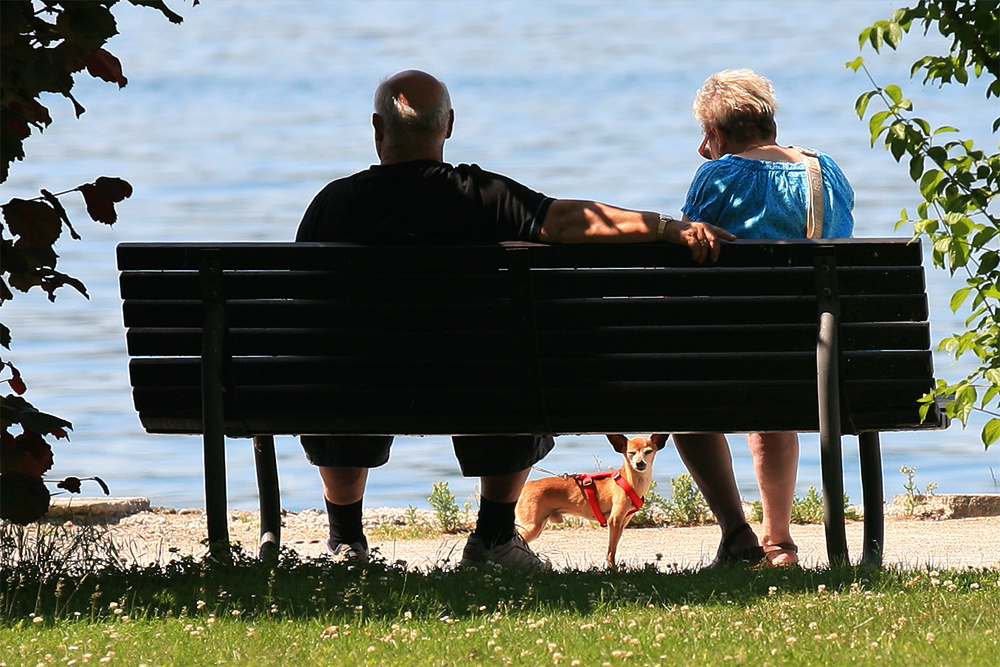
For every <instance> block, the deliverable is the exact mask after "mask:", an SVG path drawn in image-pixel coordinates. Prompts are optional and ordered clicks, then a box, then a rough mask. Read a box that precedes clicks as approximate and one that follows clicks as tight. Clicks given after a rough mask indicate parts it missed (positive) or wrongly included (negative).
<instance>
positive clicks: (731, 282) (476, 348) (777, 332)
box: [118, 239, 946, 564]
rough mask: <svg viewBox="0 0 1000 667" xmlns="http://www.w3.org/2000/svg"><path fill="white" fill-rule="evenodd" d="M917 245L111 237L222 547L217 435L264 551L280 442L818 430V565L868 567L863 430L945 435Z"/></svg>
mask: <svg viewBox="0 0 1000 667" xmlns="http://www.w3.org/2000/svg"><path fill="white" fill-rule="evenodd" d="M921 260H922V254H921V247H920V244H919V242H907V241H906V240H905V239H837V240H793V241H737V242H734V243H727V244H724V246H723V248H722V254H721V257H720V259H719V261H718V263H714V264H713V263H710V262H706V263H705V264H703V265H698V264H696V263H694V262H693V261H692V260H691V259H690V256H689V254H688V251H687V250H686V249H684V248H681V247H678V246H672V245H668V244H628V245H575V246H567V245H562V246H559V245H540V244H530V243H506V244H497V245H483V246H461V245H455V246H419V247H418V246H409V247H400V246H361V245H354V244H336V243H124V244H121V245H119V246H118V267H119V269H120V271H121V295H122V298H123V300H124V303H123V310H124V322H125V326H126V327H127V329H128V332H127V343H128V352H129V355H130V356H131V357H133V358H132V359H131V360H130V364H129V376H130V381H131V384H132V386H133V399H134V403H135V408H136V410H137V411H138V414H139V419H140V421H141V422H142V425H143V427H144V428H145V430H146V431H148V432H150V433H186V434H203V439H204V467H205V485H206V510H207V521H208V538H209V544H210V545H211V546H220V545H221V546H223V547H226V548H228V527H227V517H226V474H225V450H224V437H226V436H229V437H236V438H242V437H247V438H250V437H252V438H253V439H254V453H255V457H256V469H257V477H258V486H259V496H260V508H261V552H262V555H267V554H273V553H274V552H275V551H276V548H277V545H278V543H279V541H280V525H281V518H280V498H279V492H278V477H277V470H276V465H275V455H274V440H273V436H275V435H291V434H327V433H335V434H336V433H339V434H397V435H404V434H409V435H451V434H549V433H551V434H583V433H609V432H623V433H652V432H725V433H739V432H747V431H769V430H794V431H800V432H818V433H819V441H820V449H821V457H820V458H821V465H822V471H821V472H822V486H823V496H824V499H825V500H824V504H825V522H826V542H827V552H828V556H829V558H830V561H831V563H832V562H837V561H842V562H843V561H847V560H848V550H847V541H846V530H845V526H844V511H843V502H842V501H843V486H844V473H843V461H842V444H841V440H842V436H843V435H857V436H858V443H859V452H860V469H861V477H862V491H863V496H864V497H863V504H864V521H865V525H864V538H863V539H864V542H863V555H862V558H861V560H862V562H865V563H871V564H877V563H880V562H881V553H882V542H883V534H884V533H883V528H884V525H883V489H882V470H881V455H880V446H879V432H881V431H897V430H913V429H928V428H942V427H943V426H945V425H946V423H945V419H944V418H943V416H942V413H941V411H940V410H939V409H938V407H937V406H935V405H932V406H931V409H930V411H929V413H928V414H927V416H926V417H925V418H924V419H921V417H920V415H919V411H918V399H919V398H920V397H921V396H922V395H923V394H925V392H927V391H928V390H929V389H931V387H932V386H933V368H932V355H931V352H930V331H929V324H928V321H927V311H928V309H927V297H926V293H925V286H924V275H923V268H922V266H921Z"/></svg>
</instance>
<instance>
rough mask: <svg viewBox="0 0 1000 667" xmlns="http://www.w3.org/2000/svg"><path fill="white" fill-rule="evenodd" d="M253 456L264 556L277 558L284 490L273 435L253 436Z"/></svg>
mask: <svg viewBox="0 0 1000 667" xmlns="http://www.w3.org/2000/svg"><path fill="white" fill-rule="evenodd" d="M253 458H254V464H255V467H256V469H257V495H258V497H259V498H260V557H261V560H269V561H275V560H277V559H278V551H279V549H280V547H281V494H280V492H279V490H278V466H277V462H276V459H275V455H274V437H273V436H270V435H259V436H257V437H255V438H254V439H253Z"/></svg>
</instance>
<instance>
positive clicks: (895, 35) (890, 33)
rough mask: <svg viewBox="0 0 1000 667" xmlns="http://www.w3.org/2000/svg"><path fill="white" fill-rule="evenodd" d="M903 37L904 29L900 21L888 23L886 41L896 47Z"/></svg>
mask: <svg viewBox="0 0 1000 667" xmlns="http://www.w3.org/2000/svg"><path fill="white" fill-rule="evenodd" d="M901 39H903V29H902V28H900V27H899V24H898V23H896V22H895V21H893V22H892V23H890V24H889V25H888V30H887V31H886V34H885V43H886V44H888V45H889V46H891V47H892V48H893V49H895V48H896V47H897V46H898V45H899V41H900V40H901Z"/></svg>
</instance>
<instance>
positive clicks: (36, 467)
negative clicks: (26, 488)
mask: <svg viewBox="0 0 1000 667" xmlns="http://www.w3.org/2000/svg"><path fill="white" fill-rule="evenodd" d="M14 442H15V443H16V445H17V446H18V447H19V448H21V449H22V451H23V452H24V454H23V456H22V457H21V462H20V465H19V466H18V469H17V470H16V471H15V472H20V473H22V474H24V475H28V476H29V477H41V476H42V475H44V474H45V471H46V470H48V469H49V468H51V467H52V463H53V461H52V448H51V447H50V446H49V443H47V442H45V439H44V438H42V436H41V434H39V433H36V432H35V431H31V430H25V431H24V433H22V434H21V435H19V436H17V437H16V438H14Z"/></svg>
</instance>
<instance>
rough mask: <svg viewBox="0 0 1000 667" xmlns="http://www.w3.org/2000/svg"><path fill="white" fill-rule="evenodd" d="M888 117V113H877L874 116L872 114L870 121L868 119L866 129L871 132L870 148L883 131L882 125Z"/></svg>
mask: <svg viewBox="0 0 1000 667" xmlns="http://www.w3.org/2000/svg"><path fill="white" fill-rule="evenodd" d="M890 115H891V114H890V113H889V112H888V111H879V112H878V113H876V114H872V117H871V119H869V121H868V129H869V130H871V135H872V136H871V142H872V146H874V145H875V140H876V139H878V136H879V135H880V134H882V131H883V130H884V129H885V128H884V127H883V123H884V122H885V119H886V118H888V117H889V116H890Z"/></svg>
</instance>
